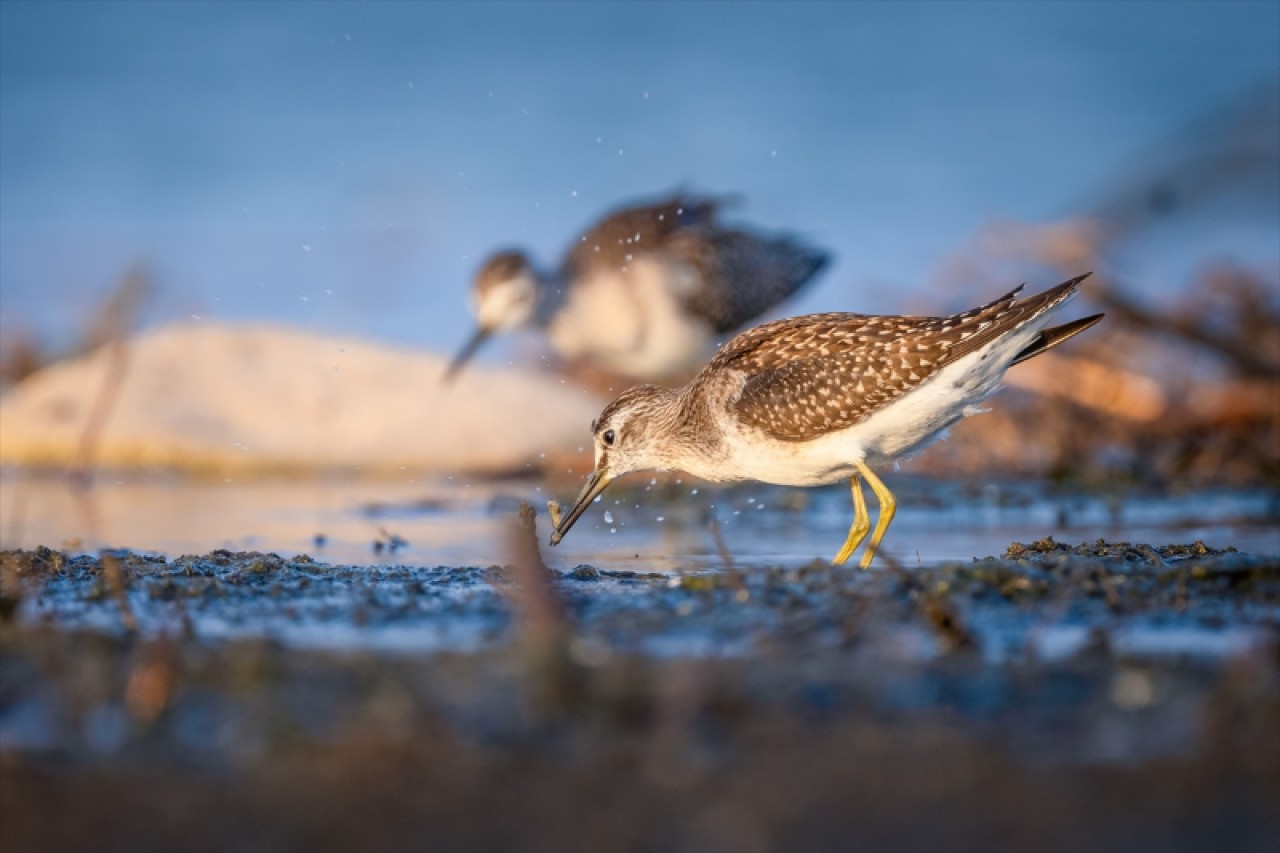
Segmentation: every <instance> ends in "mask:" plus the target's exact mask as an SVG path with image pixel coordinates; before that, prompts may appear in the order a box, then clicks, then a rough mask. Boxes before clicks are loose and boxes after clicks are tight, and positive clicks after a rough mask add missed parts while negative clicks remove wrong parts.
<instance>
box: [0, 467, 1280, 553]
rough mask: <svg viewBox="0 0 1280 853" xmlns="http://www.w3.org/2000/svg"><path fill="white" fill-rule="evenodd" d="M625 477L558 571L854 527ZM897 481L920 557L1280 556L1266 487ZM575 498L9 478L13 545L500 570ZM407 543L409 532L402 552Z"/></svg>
mask: <svg viewBox="0 0 1280 853" xmlns="http://www.w3.org/2000/svg"><path fill="white" fill-rule="evenodd" d="M624 484H625V485H624V487H623V488H617V487H615V488H612V489H610V491H608V492H606V493H605V495H604V496H603V498H602V500H601V501H600V502H599V503H598V504H597V506H596V507H593V508H592V509H591V510H590V511H588V513H587V514H586V515H585V516H584V517H583V518H582V520H581V521H580V522H579V523H578V525H577V526H576V527H575V528H574V529H573V530H572V531H571V533H570V534H569V535H568V536H567V537H566V538H565V540H564V542H563V544H561V545H560V546H559V547H558V548H554V549H551V548H544V557H545V559H546V560H547V562H548V563H549V564H550V565H552V566H553V567H558V568H566V569H567V568H572V567H573V566H575V565H578V564H581V563H589V564H591V565H594V566H597V567H599V568H604V569H628V570H640V571H658V572H662V571H680V570H686V571H687V570H699V569H716V568H722V567H723V559H722V557H721V555H720V553H719V550H718V548H717V546H716V544H715V540H714V538H713V537H712V536H711V535H710V533H709V529H708V522H709V520H710V518H712V517H714V518H715V519H716V521H717V522H718V524H719V526H720V529H721V532H722V534H723V537H724V540H725V543H726V546H727V548H728V551H729V554H730V555H731V557H732V559H733V561H734V563H735V564H736V565H739V566H751V565H797V564H801V563H806V562H808V561H810V560H813V559H815V558H830V556H831V555H832V554H833V553H834V552H835V551H836V549H837V548H838V547H839V545H840V543H841V542H842V541H843V539H844V535H845V532H846V531H847V529H848V525H849V523H850V522H851V520H852V508H851V505H850V498H849V494H848V491H847V490H846V489H844V488H842V487H832V488H826V489H813V490H799V489H784V488H776V487H767V486H740V487H734V488H732V489H709V488H707V487H706V486H701V487H697V486H690V485H687V484H681V483H679V481H677V480H673V481H666V480H664V481H662V482H661V483H659V482H657V481H654V482H652V483H651V484H650V485H646V481H645V479H643V478H638V479H635V478H633V479H632V480H631V481H630V482H629V483H628V482H627V481H624ZM890 487H891V488H893V489H894V490H895V492H896V493H897V495H898V499H899V506H898V514H897V517H896V518H895V520H894V523H893V527H892V529H891V532H890V533H889V535H888V537H887V539H886V544H885V550H886V551H887V552H888V553H889V554H891V555H892V556H894V557H895V558H897V559H898V560H899V561H900V562H902V563H903V564H905V565H916V564H921V563H923V564H929V563H936V562H940V561H947V560H968V559H971V558H974V557H983V556H987V555H992V554H999V553H1001V552H1003V550H1004V548H1005V547H1006V546H1007V545H1008V544H1009V543H1010V542H1013V541H1019V542H1031V541H1034V540H1036V539H1041V538H1043V537H1045V536H1054V537H1055V538H1057V539H1058V540H1059V541H1064V542H1085V541H1093V540H1096V539H1099V538H1105V539H1107V540H1110V541H1117V540H1124V541H1133V542H1159V543H1164V542H1193V541H1196V540H1201V541H1204V542H1205V543H1206V544H1207V545H1209V546H1210V547H1215V548H1225V547H1229V546H1230V547H1235V548H1236V549H1238V550H1240V551H1245V552H1249V553H1257V554H1280V494H1277V493H1274V492H1268V491H1266V490H1251V491H1224V490H1214V491H1199V492H1194V493H1187V494H1182V495H1153V494H1129V495H1100V494H1094V493H1082V492H1063V491H1052V490H1048V489H1045V488H1043V487H1041V486H1037V485H1031V484H1025V483H1002V484H968V483H957V482H937V481H931V480H927V479H922V478H918V477H910V476H901V477H899V478H890ZM575 491H576V485H575V484H569V485H568V486H564V487H557V488H554V489H548V488H545V487H544V486H543V485H541V484H540V483H539V482H536V481H532V480H521V481H500V482H493V481H490V482H463V481H461V480H452V479H440V480H432V481H414V480H406V481H403V482H364V481H349V482H342V481H315V480H304V481H254V482H236V481H233V480H226V481H209V480H186V479H172V480H171V479H163V478H156V477H136V476H134V477H127V478H120V477H107V476H104V477H100V478H99V480H98V482H96V483H95V485H94V486H93V487H92V488H91V489H88V490H77V489H74V488H71V487H70V486H69V485H68V484H67V483H66V481H65V480H62V479H60V478H51V477H39V478H23V477H19V476H17V475H15V474H14V473H13V472H9V473H7V474H5V475H3V476H0V539H3V543H4V546H5V547H10V548H13V547H25V548H31V547H35V546H38V545H45V546H49V547H54V548H67V549H69V550H72V551H76V550H85V551H93V550H96V549H99V548H127V549H132V550H139V551H147V552H153V553H158V554H164V555H167V556H178V555H181V554H199V553H204V552H207V551H210V550H213V549H216V548H226V549H230V550H235V551H263V552H276V553H279V554H282V555H290V556H292V555H295V554H300V553H308V554H311V555H313V556H315V557H316V558H317V559H320V560H324V561H327V562H330V563H343V564H352V565H376V564H411V565H422V566H441V565H447V566H487V565H492V564H501V563H505V562H507V558H506V555H505V554H504V551H503V548H504V546H503V541H504V540H503V533H504V531H505V529H506V527H507V525H508V524H509V522H510V519H511V518H512V517H513V515H514V511H515V507H516V506H517V504H518V502H519V501H522V500H524V501H529V502H530V503H533V504H534V505H535V506H536V507H538V509H539V521H538V524H539V530H540V534H541V538H542V540H543V542H544V543H545V540H546V535H547V533H548V532H549V530H550V525H549V521H548V520H547V518H546V515H545V510H544V507H545V503H546V500H547V498H549V497H554V498H556V499H558V500H559V501H560V502H561V503H563V504H567V503H568V502H569V501H571V500H572V497H573V495H574V492H575ZM873 511H874V510H873ZM606 513H607V515H606ZM606 519H611V521H606ZM392 537H398V540H396V541H395V542H394V544H395V545H396V547H394V548H392V547H390V546H391V544H393V541H392ZM401 540H402V541H403V543H404V544H400V541H401ZM379 542H381V543H382V544H383V547H382V548H381V549H379V548H378V547H377V543H379Z"/></svg>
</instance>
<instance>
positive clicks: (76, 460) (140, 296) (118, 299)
mask: <svg viewBox="0 0 1280 853" xmlns="http://www.w3.org/2000/svg"><path fill="white" fill-rule="evenodd" d="M153 291H154V287H153V285H152V281H151V277H150V275H149V274H148V273H147V272H146V271H145V270H144V269H143V268H141V267H135V268H133V269H132V270H130V271H129V272H128V273H126V274H125V276H124V278H123V279H121V281H120V284H119V285H118V286H117V287H116V289H115V290H114V291H113V292H112V293H111V295H110V296H109V297H108V298H107V300H106V302H104V303H103V305H102V308H101V309H100V310H99V312H98V315H97V317H96V318H95V319H94V321H93V322H92V323H91V324H90V326H89V329H88V331H87V332H86V333H85V338H84V343H83V346H84V348H85V349H86V350H88V349H96V348H98V347H100V346H105V347H109V348H110V356H111V357H110V359H109V360H108V362H107V371H106V375H104V376H103V378H102V384H101V385H100V386H98V393H97V394H96V395H95V396H94V399H93V403H92V405H91V406H90V408H89V414H88V416H87V417H86V418H85V422H84V431H83V432H82V433H81V434H80V442H79V444H78V446H77V447H76V452H75V455H74V456H73V457H72V459H71V464H70V465H69V466H68V473H69V474H70V476H71V478H72V481H73V482H76V483H78V484H80V485H87V484H88V482H89V472H90V470H91V469H92V467H93V458H94V452H95V450H96V449H97V446H98V439H99V438H100V437H101V436H102V430H103V428H104V427H105V426H106V424H107V419H108V418H109V417H110V415H111V408H112V406H113V405H114V404H115V400H116V396H117V394H118V393H119V391H120V385H121V384H122V383H123V382H124V379H125V375H126V373H127V372H128V367H129V345H128V341H129V336H130V335H131V334H132V333H133V331H134V329H136V328H137V325H138V320H139V318H140V316H141V314H142V308H143V306H144V305H145V303H146V301H147V300H148V299H149V298H150V296H151V294H152V293H153Z"/></svg>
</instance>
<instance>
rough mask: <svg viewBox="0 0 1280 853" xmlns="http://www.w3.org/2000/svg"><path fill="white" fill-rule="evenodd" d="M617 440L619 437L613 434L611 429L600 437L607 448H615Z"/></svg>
mask: <svg viewBox="0 0 1280 853" xmlns="http://www.w3.org/2000/svg"><path fill="white" fill-rule="evenodd" d="M616 438H617V436H616V435H614V434H613V430H611V429H607V430H605V431H604V435H602V436H600V440H601V441H603V442H604V446H605V447H613V442H614V440H615V439H616Z"/></svg>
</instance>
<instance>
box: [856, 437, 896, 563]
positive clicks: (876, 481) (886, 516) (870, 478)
mask: <svg viewBox="0 0 1280 853" xmlns="http://www.w3.org/2000/svg"><path fill="white" fill-rule="evenodd" d="M858 471H859V472H861V474H862V476H863V477H865V478H866V480H867V485H869V486H871V491H873V492H875V493H876V500H878V501H880V517H879V518H877V519H876V532H875V533H873V534H871V541H870V542H869V543H868V544H867V550H866V551H864V552H863V554H862V562H861V563H859V564H858V565H859V566H860V567H862V568H864V569H865V568H867V567H868V566H870V565H871V560H872V559H873V558H874V557H875V555H876V549H877V548H879V547H880V540H882V539H884V534H885V531H886V530H888V529H889V524H890V523H891V522H892V521H893V513H894V512H895V511H896V510H897V509H898V502H897V501H896V500H894V499H893V493H891V492H890V491H889V489H888V488H886V487H885V484H884V483H882V482H880V478H879V477H877V476H876V475H875V472H873V471H872V470H871V469H870V468H868V467H867V466H866V463H864V462H859V463H858Z"/></svg>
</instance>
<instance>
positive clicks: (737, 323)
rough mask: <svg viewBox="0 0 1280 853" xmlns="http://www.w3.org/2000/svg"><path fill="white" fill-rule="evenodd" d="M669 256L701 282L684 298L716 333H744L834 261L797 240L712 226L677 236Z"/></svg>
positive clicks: (669, 244) (669, 245)
mask: <svg viewBox="0 0 1280 853" xmlns="http://www.w3.org/2000/svg"><path fill="white" fill-rule="evenodd" d="M664 251H666V252H667V253H669V254H670V255H671V256H672V257H674V258H675V259H677V260H679V261H681V262H683V263H685V264H687V265H688V266H689V267H691V268H692V269H693V271H694V273H695V278H696V280H697V283H696V285H695V286H694V287H693V288H691V290H690V292H689V293H688V294H686V295H685V296H684V304H685V307H686V308H687V309H688V310H689V311H690V312H691V313H693V314H696V315H697V316H699V317H702V318H704V319H705V320H706V321H707V323H708V324H709V325H710V326H711V328H712V329H714V330H715V332H716V333H717V334H723V333H725V332H731V331H734V330H735V329H738V328H741V327H742V326H744V325H746V324H747V323H749V322H751V321H752V320H754V319H756V318H757V317H759V316H760V315H761V314H764V313H765V312H767V311H769V310H770V309H772V308H774V307H775V306H777V305H779V304H780V303H782V302H783V301H785V300H786V299H787V298H788V297H790V296H791V295H792V294H794V293H795V292H796V291H798V290H799V289H800V288H801V287H803V286H804V285H805V284H807V283H808V282H809V281H811V280H812V279H813V277H814V276H815V275H817V273H818V272H819V271H820V270H821V269H822V268H823V267H824V266H826V265H827V262H828V261H829V260H830V256H829V255H828V254H827V253H826V252H824V251H822V250H821V249H815V248H813V247H811V246H807V245H805V244H804V243H801V242H800V241H799V240H797V239H795V238H793V237H789V236H779V237H763V236H759V235H756V234H752V233H750V232H747V231H738V230H727V229H721V228H716V227H714V226H709V225H708V226H697V227H693V228H686V229H684V230H682V231H680V232H679V233H677V234H673V235H672V237H671V239H670V240H668V241H667V244H666V245H665V246H664Z"/></svg>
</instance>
